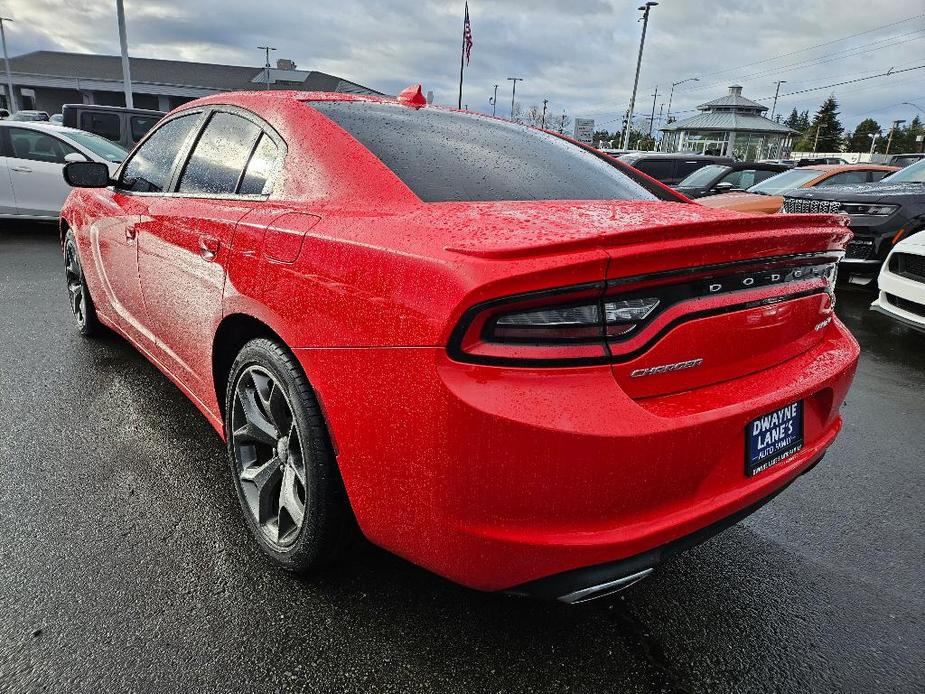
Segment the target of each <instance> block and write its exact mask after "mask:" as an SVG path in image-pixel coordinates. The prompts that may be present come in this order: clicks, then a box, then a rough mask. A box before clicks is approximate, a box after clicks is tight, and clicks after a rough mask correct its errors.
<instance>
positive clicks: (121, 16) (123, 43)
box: [116, 0, 135, 108]
mask: <svg viewBox="0 0 925 694" xmlns="http://www.w3.org/2000/svg"><path fill="white" fill-rule="evenodd" d="M116 19H117V21H118V23H119V47H120V49H121V50H122V89H123V90H124V91H125V106H126V108H134V107H135V104H134V101H133V100H132V71H131V69H130V68H129V64H128V38H126V35H125V7H123V5H122V0H116Z"/></svg>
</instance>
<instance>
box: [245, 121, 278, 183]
mask: <svg viewBox="0 0 925 694" xmlns="http://www.w3.org/2000/svg"><path fill="white" fill-rule="evenodd" d="M276 150H277V147H276V144H275V143H274V142H273V140H271V139H270V137H269V136H268V135H266V134H263V135H261V136H260V142H258V143H257V147H256V148H255V149H254V153H253V154H252V155H251V160H250V161H249V162H247V168H246V169H245V170H244V178H242V179H241V187H240V189H239V190H238V192H239V193H241V194H243V195H257V194H259V193H262V192H263V188H264V186H265V185H266V184H267V179H268V178H269V177H270V173H271V172H272V171H273V164H275V163H276Z"/></svg>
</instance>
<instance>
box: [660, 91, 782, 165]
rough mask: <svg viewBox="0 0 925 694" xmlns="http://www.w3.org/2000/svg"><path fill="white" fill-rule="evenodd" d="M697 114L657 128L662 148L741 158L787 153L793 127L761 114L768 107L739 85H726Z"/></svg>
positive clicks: (672, 150) (747, 158) (760, 157)
mask: <svg viewBox="0 0 925 694" xmlns="http://www.w3.org/2000/svg"><path fill="white" fill-rule="evenodd" d="M697 110H698V111H700V113H699V114H697V115H696V116H693V117H691V118H687V119H685V120H681V121H676V122H674V123H670V124H668V125H666V126H665V127H664V128H660V130H661V131H662V132H663V133H664V136H663V138H662V151H664V152H696V153H697V154H716V155H720V156H727V157H735V158H736V159H740V160H743V161H754V160H755V159H778V158H781V157H786V156H788V155H789V154H790V149H791V147H792V145H793V136H794V135H798V134H799V133H797V131H796V130H792V129H790V128H788V127H787V126H786V125H781V124H780V123H776V122H774V121H772V120H771V119H770V118H765V117H764V112H765V111H767V110H768V107H767V106H765V105H763V104H759V103H758V102H757V101H752V100H751V99H746V98H745V97H744V96H742V87H740V86H739V85H737V84H735V85H733V86H731V87H729V93H728V94H727V95H726V96H723V97H720V98H719V99H714V100H713V101H708V102H707V103H705V104H700V106H698V107H697Z"/></svg>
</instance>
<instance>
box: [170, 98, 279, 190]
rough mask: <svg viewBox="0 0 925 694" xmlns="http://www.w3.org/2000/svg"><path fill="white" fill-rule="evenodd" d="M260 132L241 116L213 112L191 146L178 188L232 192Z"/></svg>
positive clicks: (236, 186) (235, 188)
mask: <svg viewBox="0 0 925 694" xmlns="http://www.w3.org/2000/svg"><path fill="white" fill-rule="evenodd" d="M260 135H261V130H260V128H259V127H258V126H257V125H255V124H254V123H252V122H251V121H249V120H247V119H245V118H242V117H241V116H236V115H235V114H233V113H225V112H217V113H215V114H214V115H213V116H212V117H211V118H210V119H209V123H208V125H206V127H205V130H203V132H202V134H201V135H200V137H199V140H198V141H197V142H196V145H195V147H193V151H192V153H191V154H190V157H189V160H188V161H187V163H186V167H185V168H184V170H183V174H182V175H181V176H180V186H179V188H178V189H177V190H178V192H180V193H194V194H195V193H201V194H204V195H228V194H232V193H235V192H236V191H237V189H238V182H239V181H240V180H241V177H242V175H243V173H244V167H245V166H246V165H247V162H248V159H249V158H250V156H251V152H253V151H254V145H255V144H256V143H257V138H259V137H260Z"/></svg>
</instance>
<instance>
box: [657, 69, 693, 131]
mask: <svg viewBox="0 0 925 694" xmlns="http://www.w3.org/2000/svg"><path fill="white" fill-rule="evenodd" d="M699 81H700V78H699V77H688V78H687V79H684V80H680V81H679V82H672V83H671V91H670V92H669V93H668V112H667V113H666V114H665V125H668V124H669V123H671V98H672V97H673V96H674V88H675V87H677V86H678V85H679V84H684V83H685V82H699Z"/></svg>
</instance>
